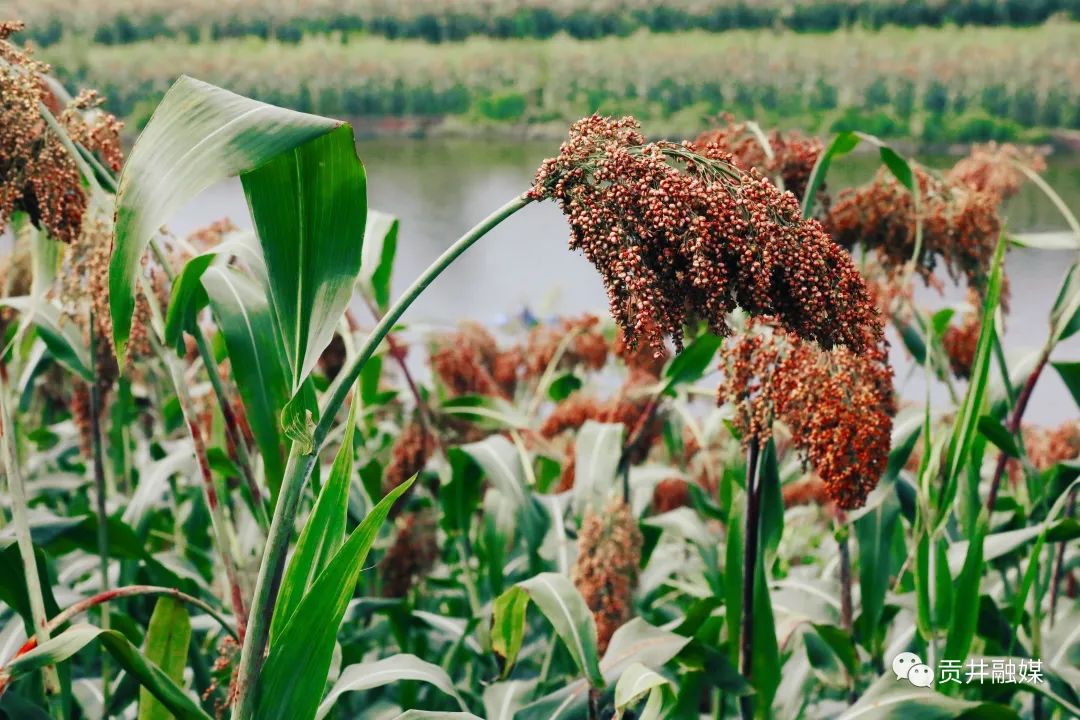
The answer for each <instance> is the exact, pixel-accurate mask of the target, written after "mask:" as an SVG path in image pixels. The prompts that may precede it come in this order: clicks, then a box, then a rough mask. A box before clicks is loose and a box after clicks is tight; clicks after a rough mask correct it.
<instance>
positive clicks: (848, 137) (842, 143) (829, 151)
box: [802, 132, 859, 218]
mask: <svg viewBox="0 0 1080 720" xmlns="http://www.w3.org/2000/svg"><path fill="white" fill-rule="evenodd" d="M858 144H859V137H858V136H857V135H856V134H855V133H853V132H842V133H840V134H839V135H837V136H836V137H834V138H833V141H832V142H831V143H829V147H827V148H826V149H825V152H823V153H821V156H820V157H818V159H817V162H816V163H815V164H814V169H813V170H812V171H811V172H810V179H809V180H807V182H806V194H805V195H803V201H802V216H803V217H804V218H809V217H811V216H812V215H813V214H814V198H816V197H817V194H818V190H820V189H821V185H822V183H824V182H825V176H826V175H828V174H829V166H830V165H831V164H832V161H833V160H835V159H836V158H839V157H843V156H844V155H847V154H848V153H849V152H851V151H852V150H854V149H855V148H856V147H857V146H858Z"/></svg>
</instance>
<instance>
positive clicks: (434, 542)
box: [379, 508, 439, 598]
mask: <svg viewBox="0 0 1080 720" xmlns="http://www.w3.org/2000/svg"><path fill="white" fill-rule="evenodd" d="M437 529H438V521H437V519H436V517H435V513H434V512H432V510H431V509H430V508H425V509H423V510H420V511H417V512H412V513H408V514H405V515H402V516H401V517H400V518H398V520H397V537H395V538H394V544H393V545H391V546H390V548H389V549H388V550H387V551H386V555H384V556H383V558H382V561H381V562H380V563H379V579H380V580H381V583H380V585H381V589H382V596H383V597H387V598H400V597H405V596H406V595H408V594H409V590H410V589H411V588H412V586H413V585H414V584H415V583H416V582H417V581H419V580H422V579H423V578H424V576H426V575H427V574H428V573H429V572H431V568H433V567H435V563H436V561H438V559H439V542H438V535H437Z"/></svg>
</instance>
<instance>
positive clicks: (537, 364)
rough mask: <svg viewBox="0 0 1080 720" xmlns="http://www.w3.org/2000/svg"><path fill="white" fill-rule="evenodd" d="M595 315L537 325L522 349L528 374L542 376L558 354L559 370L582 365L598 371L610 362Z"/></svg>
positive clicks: (533, 377) (598, 320) (531, 376)
mask: <svg viewBox="0 0 1080 720" xmlns="http://www.w3.org/2000/svg"><path fill="white" fill-rule="evenodd" d="M599 325H600V319H599V318H598V317H596V316H595V315H588V314H586V315H582V316H581V317H577V318H563V319H562V320H560V321H559V322H558V323H557V324H545V325H537V326H536V327H534V328H533V329H532V330H531V331H530V332H529V337H528V339H527V340H526V341H525V348H524V350H523V351H522V352H521V355H522V356H523V359H524V360H523V364H524V369H525V376H526V377H529V378H532V379H536V378H539V377H541V376H542V375H543V374H544V372H545V371H546V370H547V368H548V366H549V365H550V364H551V363H552V361H555V360H556V358H555V356H556V354H558V355H559V357H558V360H557V361H556V362H557V367H558V369H562V370H568V369H571V368H575V367H583V368H586V369H589V370H599V369H600V368H602V367H604V363H605V362H607V356H608V344H607V340H606V339H605V338H604V334H603V332H601V329H600V327H599Z"/></svg>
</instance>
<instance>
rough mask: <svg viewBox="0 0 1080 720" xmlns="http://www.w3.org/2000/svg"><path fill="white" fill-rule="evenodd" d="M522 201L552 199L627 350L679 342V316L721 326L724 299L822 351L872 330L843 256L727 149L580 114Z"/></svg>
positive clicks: (723, 331)
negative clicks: (722, 152) (704, 148)
mask: <svg viewBox="0 0 1080 720" xmlns="http://www.w3.org/2000/svg"><path fill="white" fill-rule="evenodd" d="M530 197H532V198H533V199H554V200H556V201H557V202H558V203H559V205H560V207H561V208H562V211H563V213H564V214H565V215H566V216H567V218H568V220H569V223H570V228H571V239H570V247H571V248H573V249H580V250H582V251H583V253H584V254H585V257H586V258H587V259H588V260H589V261H591V262H592V263H593V265H594V266H595V267H596V268H597V270H599V272H600V274H601V276H602V277H603V280H604V284H605V286H606V289H607V294H608V301H609V305H610V310H611V314H612V317H613V318H614V319H615V321H616V323H617V324H618V325H619V327H620V328H622V330H623V333H624V334H625V337H626V340H627V342H628V343H629V344H630V345H631V346H636V345H637V344H639V343H640V342H642V341H644V342H645V343H647V344H648V345H649V346H651V347H652V348H653V350H654V351H655V352H657V353H662V352H663V351H664V341H665V339H666V338H670V339H671V341H672V342H673V343H674V345H675V347H676V349H677V350H681V347H682V339H683V332H684V328H685V326H686V325H687V324H688V322H689V321H690V320H691V319H692V318H700V319H702V320H704V321H705V322H707V323H708V325H709V328H710V329H711V330H712V331H713V332H715V333H717V334H720V335H727V334H728V332H729V328H728V325H727V321H726V316H727V315H728V313H730V312H731V311H732V310H734V309H735V308H737V307H741V308H743V309H745V310H746V311H747V312H749V313H750V314H752V315H770V316H775V317H776V318H777V319H778V321H779V322H780V323H782V324H783V325H784V326H785V327H787V328H788V329H790V330H791V331H792V332H795V333H797V334H799V335H801V336H803V337H806V338H808V339H813V340H817V341H818V342H820V343H821V344H823V345H824V346H826V347H832V346H833V345H838V344H843V345H848V346H849V347H851V348H852V349H854V350H855V351H856V352H861V351H863V350H864V349H866V348H868V347H871V346H873V345H874V344H876V342H877V340H878V338H880V337H881V333H882V326H881V321H880V318H879V317H878V314H877V312H876V310H875V309H874V307H873V306H872V305H871V303H870V300H869V296H868V295H867V291H866V285H865V283H864V282H863V280H862V278H861V277H860V276H859V273H858V271H857V270H856V269H855V266H854V264H853V263H852V261H851V258H850V257H849V256H848V254H847V253H846V252H844V251H843V249H842V248H840V247H838V246H837V245H836V244H835V243H833V242H832V241H831V239H830V238H829V236H828V235H826V234H825V231H824V230H823V229H822V227H821V225H820V224H819V223H817V222H816V221H814V220H803V219H802V217H801V215H800V209H799V204H798V201H797V200H796V199H795V196H794V195H792V194H790V193H784V192H781V191H780V190H778V189H777V188H776V186H774V185H773V184H772V183H771V182H769V181H768V180H766V179H765V178H762V177H760V176H759V175H756V174H754V173H748V172H746V171H743V170H741V169H740V168H738V167H737V166H736V165H735V163H734V161H733V160H732V159H731V158H730V156H726V157H720V156H719V155H718V156H716V157H705V156H703V155H701V154H699V153H697V152H695V151H693V150H692V148H691V147H690V146H689V145H688V144H683V145H676V144H673V143H667V142H659V143H646V142H645V138H644V136H643V135H642V134H641V132H640V130H639V128H638V124H637V122H636V121H634V120H633V119H632V118H624V119H622V120H612V119H610V118H604V117H600V116H596V115H594V116H592V117H590V118H586V119H584V120H581V121H579V122H577V123H575V124H574V125H573V127H572V128H571V130H570V137H569V139H568V140H567V141H566V142H564V143H563V145H562V148H561V151H560V153H559V155H558V157H555V158H552V159H550V160H547V161H545V162H544V164H543V165H541V167H540V169H539V171H538V172H537V175H536V180H535V182H534V185H533V188H532V190H531V191H530Z"/></svg>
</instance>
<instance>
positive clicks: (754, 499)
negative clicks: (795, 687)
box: [739, 437, 761, 720]
mask: <svg viewBox="0 0 1080 720" xmlns="http://www.w3.org/2000/svg"><path fill="white" fill-rule="evenodd" d="M757 466H758V439H757V438H756V437H754V438H751V440H750V446H749V447H748V448H747V451H746V524H745V528H746V531H745V533H744V537H743V587H742V618H741V621H740V625H741V628H740V631H739V651H740V652H739V672H740V673H742V676H743V677H745V678H746V679H747V680H750V675H751V672H750V671H751V669H752V667H753V661H754V581H755V580H756V578H757V556H758V535H759V528H760V520H761V517H760V516H761V512H760V507H759V505H760V501H761V493H760V492H759V488H758V483H757ZM739 706H740V708H741V709H742V716H743V720H752V718H753V717H754V697H753V695H744V696H742V697H741V698H739Z"/></svg>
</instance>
